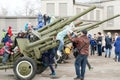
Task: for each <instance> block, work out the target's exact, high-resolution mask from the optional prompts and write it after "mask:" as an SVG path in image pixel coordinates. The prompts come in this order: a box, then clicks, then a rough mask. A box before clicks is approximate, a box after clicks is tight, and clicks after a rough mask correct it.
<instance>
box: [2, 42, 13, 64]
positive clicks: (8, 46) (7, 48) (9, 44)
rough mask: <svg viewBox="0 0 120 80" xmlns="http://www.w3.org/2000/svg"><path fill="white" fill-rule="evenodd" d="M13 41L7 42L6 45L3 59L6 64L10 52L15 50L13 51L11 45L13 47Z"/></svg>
mask: <svg viewBox="0 0 120 80" xmlns="http://www.w3.org/2000/svg"><path fill="white" fill-rule="evenodd" d="M12 45H13V43H11V42H9V41H8V42H6V44H5V46H4V54H3V59H2V63H3V64H4V65H5V64H6V62H7V60H8V58H9V55H10V54H13V52H11V51H10V50H11V47H12Z"/></svg>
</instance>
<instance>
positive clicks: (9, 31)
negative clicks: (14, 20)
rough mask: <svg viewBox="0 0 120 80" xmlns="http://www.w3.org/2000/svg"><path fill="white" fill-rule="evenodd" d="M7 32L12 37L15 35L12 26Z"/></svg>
mask: <svg viewBox="0 0 120 80" xmlns="http://www.w3.org/2000/svg"><path fill="white" fill-rule="evenodd" d="M7 32H8V34H9V35H10V37H11V36H12V35H13V33H12V27H11V26H9V28H8V31H7Z"/></svg>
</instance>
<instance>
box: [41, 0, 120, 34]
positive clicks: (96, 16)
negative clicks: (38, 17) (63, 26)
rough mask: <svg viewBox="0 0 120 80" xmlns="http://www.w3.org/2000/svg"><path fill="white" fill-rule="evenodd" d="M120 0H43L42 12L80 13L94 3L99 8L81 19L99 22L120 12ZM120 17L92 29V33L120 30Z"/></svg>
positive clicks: (52, 13) (64, 14)
mask: <svg viewBox="0 0 120 80" xmlns="http://www.w3.org/2000/svg"><path fill="white" fill-rule="evenodd" d="M119 3H120V0H98V2H92V3H91V2H90V3H87V4H85V3H84V4H83V3H78V2H75V0H41V4H42V5H41V9H42V10H41V11H42V14H48V15H54V16H61V17H64V16H68V17H69V16H74V15H75V14H77V13H80V12H82V11H84V10H86V9H87V8H89V7H90V6H92V5H96V6H97V8H96V9H95V10H93V11H91V12H89V13H88V14H86V15H84V16H82V17H81V18H80V19H79V20H82V21H84V22H92V23H95V22H98V21H101V20H104V19H107V18H110V17H112V16H114V15H116V14H119V13H120V10H119V8H120V6H119ZM119 22H120V17H118V18H116V19H113V20H111V21H108V22H106V23H104V24H102V25H100V27H98V28H96V29H93V30H90V31H89V32H90V33H91V34H95V33H97V32H98V31H101V32H103V33H104V32H105V33H106V32H108V31H110V32H112V33H114V32H119V30H120V27H119V26H120V23H119Z"/></svg>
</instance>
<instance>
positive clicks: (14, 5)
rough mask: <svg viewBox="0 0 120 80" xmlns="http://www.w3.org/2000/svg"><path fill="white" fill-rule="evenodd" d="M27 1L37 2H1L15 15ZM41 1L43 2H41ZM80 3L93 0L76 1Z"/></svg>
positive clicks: (2, 5) (9, 0)
mask: <svg viewBox="0 0 120 80" xmlns="http://www.w3.org/2000/svg"><path fill="white" fill-rule="evenodd" d="M26 1H31V2H32V3H33V4H34V3H35V0H0V7H3V8H7V9H8V12H9V14H10V15H14V11H20V10H22V9H23V8H24V7H23V6H25V4H26ZM39 1H41V0H39ZM76 1H79V2H88V1H92V0H76Z"/></svg>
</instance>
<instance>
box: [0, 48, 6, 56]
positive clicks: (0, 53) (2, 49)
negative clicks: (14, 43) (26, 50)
mask: <svg viewBox="0 0 120 80" xmlns="http://www.w3.org/2000/svg"><path fill="white" fill-rule="evenodd" d="M4 52H5V48H4V47H2V48H1V49H0V56H2V55H3V54H4Z"/></svg>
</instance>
